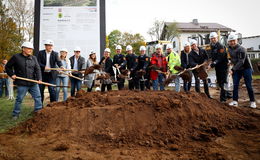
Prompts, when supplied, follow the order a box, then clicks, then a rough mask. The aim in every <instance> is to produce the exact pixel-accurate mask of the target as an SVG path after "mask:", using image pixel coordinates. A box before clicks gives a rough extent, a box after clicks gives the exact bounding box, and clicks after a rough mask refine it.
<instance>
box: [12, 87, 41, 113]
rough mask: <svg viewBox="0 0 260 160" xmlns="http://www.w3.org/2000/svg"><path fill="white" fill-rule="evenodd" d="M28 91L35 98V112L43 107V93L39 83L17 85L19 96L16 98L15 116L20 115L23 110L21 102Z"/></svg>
mask: <svg viewBox="0 0 260 160" xmlns="http://www.w3.org/2000/svg"><path fill="white" fill-rule="evenodd" d="M27 91H28V92H29V93H30V94H31V95H32V97H33V99H34V112H37V111H38V110H40V109H42V101H41V93H40V88H39V86H38V84H35V85H33V86H17V96H16V100H15V105H14V110H13V116H19V114H20V112H21V109H20V108H21V104H22V102H23V98H24V96H25V95H26V93H27Z"/></svg>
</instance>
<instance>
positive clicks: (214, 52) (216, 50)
mask: <svg viewBox="0 0 260 160" xmlns="http://www.w3.org/2000/svg"><path fill="white" fill-rule="evenodd" d="M208 52H209V54H210V55H211V58H212V64H211V65H210V66H211V67H212V68H214V67H215V69H216V70H219V71H224V70H227V68H228V58H227V52H226V49H225V47H224V46H223V45H222V44H220V43H219V42H217V43H216V44H210V48H209V51H208Z"/></svg>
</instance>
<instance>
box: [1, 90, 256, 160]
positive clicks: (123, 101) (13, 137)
mask: <svg viewBox="0 0 260 160" xmlns="http://www.w3.org/2000/svg"><path fill="white" fill-rule="evenodd" d="M259 120H260V114H258V113H257V112H254V111H252V110H251V109H248V108H234V107H229V106H227V105H224V104H221V103H219V102H217V101H216V100H212V99H208V98H206V96H205V95H203V94H197V93H188V94H187V93H175V92H173V91H164V92H152V91H150V92H135V91H113V92H109V93H97V92H96V93H85V92H84V91H80V92H79V93H78V94H77V96H76V97H72V98H69V99H68V100H67V101H66V102H59V103H52V104H49V105H48V107H45V108H44V109H43V110H42V111H41V112H40V113H38V114H37V115H36V116H35V117H34V118H32V119H30V120H28V121H26V122H24V123H23V124H21V125H20V126H18V127H16V128H14V129H12V130H10V131H9V133H7V134H2V135H0V159H1V158H2V159H171V158H172V159H257V158H259V157H260V145H259V143H260V132H259V131H260V130H259V129H260V123H259Z"/></svg>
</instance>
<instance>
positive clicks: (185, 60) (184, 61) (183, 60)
mask: <svg viewBox="0 0 260 160" xmlns="http://www.w3.org/2000/svg"><path fill="white" fill-rule="evenodd" d="M189 54H190V53H189ZM189 54H188V55H187V54H186V53H185V52H184V51H181V67H183V68H185V69H187V68H190V65H189Z"/></svg>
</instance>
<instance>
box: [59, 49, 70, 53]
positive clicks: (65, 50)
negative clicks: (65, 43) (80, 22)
mask: <svg viewBox="0 0 260 160" xmlns="http://www.w3.org/2000/svg"><path fill="white" fill-rule="evenodd" d="M60 52H67V53H68V50H67V49H66V48H62V49H61V50H60Z"/></svg>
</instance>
